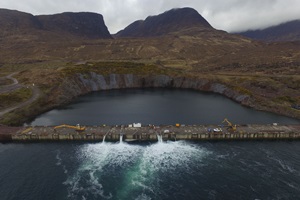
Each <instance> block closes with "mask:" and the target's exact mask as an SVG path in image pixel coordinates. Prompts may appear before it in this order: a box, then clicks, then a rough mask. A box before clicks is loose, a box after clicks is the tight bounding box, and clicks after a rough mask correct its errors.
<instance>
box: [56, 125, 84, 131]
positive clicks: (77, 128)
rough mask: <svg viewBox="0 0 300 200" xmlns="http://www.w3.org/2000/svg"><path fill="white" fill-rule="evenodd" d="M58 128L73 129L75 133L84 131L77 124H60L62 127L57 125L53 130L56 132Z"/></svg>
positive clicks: (82, 127)
mask: <svg viewBox="0 0 300 200" xmlns="http://www.w3.org/2000/svg"><path fill="white" fill-rule="evenodd" d="M58 128H72V129H75V130H76V131H84V130H85V127H84V126H80V125H79V124H77V125H76V126H71V125H67V124H62V125H59V126H55V127H54V130H56V129H58Z"/></svg>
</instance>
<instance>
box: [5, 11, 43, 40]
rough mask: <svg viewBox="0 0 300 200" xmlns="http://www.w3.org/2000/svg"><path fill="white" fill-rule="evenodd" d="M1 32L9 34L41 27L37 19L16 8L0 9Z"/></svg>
mask: <svg viewBox="0 0 300 200" xmlns="http://www.w3.org/2000/svg"><path fill="white" fill-rule="evenodd" d="M0 27H1V34H2V35H6V34H11V33H13V32H14V33H16V32H24V31H29V30H34V29H41V27H42V24H41V23H40V22H39V20H38V19H37V18H36V17H35V16H33V15H32V14H29V13H24V12H19V11H16V10H8V9H0Z"/></svg>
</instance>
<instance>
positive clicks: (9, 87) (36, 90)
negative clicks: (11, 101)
mask: <svg viewBox="0 0 300 200" xmlns="http://www.w3.org/2000/svg"><path fill="white" fill-rule="evenodd" d="M17 73H18V72H15V73H12V74H10V75H8V76H5V77H1V78H0V79H10V80H12V81H13V83H12V84H10V85H6V86H3V87H0V94H2V93H8V92H12V91H14V90H16V89H19V88H22V87H28V88H30V89H31V91H32V96H31V97H30V99H28V100H27V101H25V102H22V103H20V104H19V105H16V106H13V107H10V108H6V109H4V110H1V111H0V117H2V116H3V115H4V114H6V113H8V112H10V111H13V110H15V109H17V108H21V107H24V106H27V105H29V104H31V103H33V102H34V101H36V100H37V99H38V98H39V96H40V94H41V91H40V90H39V88H38V87H37V86H34V85H32V86H25V85H22V84H19V82H18V80H17V79H15V78H13V77H12V76H14V75H15V74H17Z"/></svg>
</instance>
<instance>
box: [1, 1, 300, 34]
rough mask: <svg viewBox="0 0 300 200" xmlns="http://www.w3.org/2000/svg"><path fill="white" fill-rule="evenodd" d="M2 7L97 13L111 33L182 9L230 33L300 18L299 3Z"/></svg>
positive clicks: (39, 11) (70, 3) (64, 3)
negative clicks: (189, 10) (163, 13)
mask: <svg viewBox="0 0 300 200" xmlns="http://www.w3.org/2000/svg"><path fill="white" fill-rule="evenodd" d="M0 7H1V8H8V9H15V10H19V11H24V12H29V13H32V14H34V15H39V14H55V13H61V12H66V11H72V12H81V11H89V12H96V13H100V14H102V15H103V17H104V20H105V23H106V25H107V26H108V28H109V30H110V32H111V33H115V32H117V31H119V30H121V29H123V28H125V27H126V26H127V25H129V24H130V23H132V22H134V21H136V20H139V19H145V18H146V17H147V16H149V15H157V14H160V13H162V12H164V11H166V10H170V9H172V8H180V7H192V8H194V9H196V10H197V11H198V12H199V13H200V14H201V15H202V16H203V17H204V18H206V19H207V21H208V22H209V23H210V24H211V25H212V26H213V27H215V28H217V29H222V30H226V31H229V32H235V31H243V30H247V29H259V28H265V27H268V26H271V25H276V24H279V23H282V22H286V21H289V20H294V19H300V12H299V8H300V1H299V0H263V1H262V0H226V1H224V0H209V1H207V0H197V1H195V0H181V1H174V0H85V1H82V0H63V1H62V0H22V1H20V0H1V1H0Z"/></svg>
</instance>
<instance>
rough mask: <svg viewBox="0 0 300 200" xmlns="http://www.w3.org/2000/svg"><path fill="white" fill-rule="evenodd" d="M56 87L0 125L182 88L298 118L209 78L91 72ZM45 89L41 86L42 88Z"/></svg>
mask: <svg viewBox="0 0 300 200" xmlns="http://www.w3.org/2000/svg"><path fill="white" fill-rule="evenodd" d="M55 83H56V84H53V85H52V86H51V87H48V89H47V90H45V89H44V90H43V91H44V92H45V91H47V92H45V93H46V95H43V98H41V99H40V101H39V102H36V103H35V104H34V105H32V106H31V107H26V108H24V109H17V110H15V111H14V112H13V113H10V114H9V115H10V116H5V121H2V122H1V123H3V124H10V125H20V124H22V123H24V122H26V121H28V120H29V119H32V118H33V117H34V116H36V115H39V114H41V113H43V112H45V111H47V110H50V109H53V108H55V107H58V106H61V105H63V104H67V103H69V102H70V101H71V100H73V99H74V98H76V97H78V96H80V95H84V94H87V93H89V92H93V91H101V90H111V89H123V88H153V87H157V88H182V89H194V90H198V91H206V92H214V93H218V94H221V95H224V96H226V97H228V98H230V99H232V100H234V101H236V102H238V103H240V104H242V105H245V106H249V107H252V108H254V109H258V110H264V111H270V112H274V113H278V114H283V115H286V116H290V117H295V118H299V112H297V111H296V110H293V109H291V108H290V107H289V108H287V107H286V105H284V104H283V103H281V105H279V104H276V105H278V106H274V105H273V104H274V102H273V103H272V102H270V101H269V100H268V97H266V96H265V95H263V96H261V95H259V93H254V91H251V90H247V89H246V88H243V87H237V86H235V85H234V84H232V83H231V82H229V81H224V80H222V79H218V78H216V77H212V76H207V77H205V76H203V77H196V76H195V77H193V76H191V75H189V76H187V75H182V76H181V75H178V74H177V75H162V74H153V75H145V74H127V73H123V74H115V73H108V74H106V75H101V74H100V73H95V72H91V71H88V72H82V73H73V74H69V75H66V74H65V75H62V76H61V77H60V78H58V79H56V81H55ZM44 87H45V86H44Z"/></svg>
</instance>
